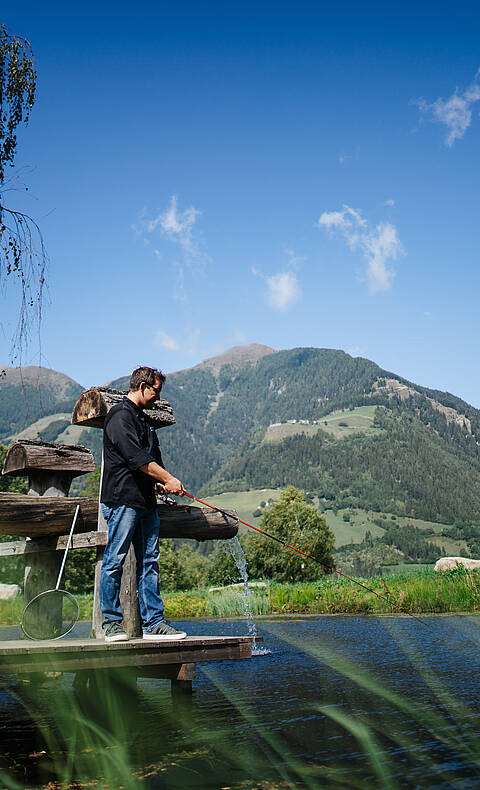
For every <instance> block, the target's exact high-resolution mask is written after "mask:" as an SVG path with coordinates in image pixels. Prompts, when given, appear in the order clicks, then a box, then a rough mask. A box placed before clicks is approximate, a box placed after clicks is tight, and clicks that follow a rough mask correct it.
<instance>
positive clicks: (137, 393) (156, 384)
mask: <svg viewBox="0 0 480 790" xmlns="http://www.w3.org/2000/svg"><path fill="white" fill-rule="evenodd" d="M165 378H166V376H165V374H164V373H162V371H161V370H156V369H155V368H147V367H141V368H136V370H134V371H133V373H132V375H131V376H130V391H129V393H128V395H129V398H130V399H131V400H133V401H134V403H136V405H137V406H140V408H142V409H148V408H149V407H150V406H153V404H154V403H155V401H156V400H157V398H158V396H159V395H160V391H161V389H162V385H163V382H164V381H165Z"/></svg>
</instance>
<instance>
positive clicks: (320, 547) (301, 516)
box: [246, 486, 335, 582]
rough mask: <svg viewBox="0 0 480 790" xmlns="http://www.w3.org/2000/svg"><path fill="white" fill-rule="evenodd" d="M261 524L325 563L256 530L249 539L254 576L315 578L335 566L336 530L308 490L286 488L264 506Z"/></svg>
mask: <svg viewBox="0 0 480 790" xmlns="http://www.w3.org/2000/svg"><path fill="white" fill-rule="evenodd" d="M260 528H261V529H264V530H265V531H266V532H270V533H271V534H272V535H274V536H275V537H277V538H280V540H282V541H285V542H286V543H289V544H290V545H292V546H295V547H296V548H299V549H301V550H302V551H305V552H306V553H307V554H311V555H312V556H313V557H316V558H317V559H318V560H320V562H321V563H323V565H319V564H318V563H316V562H314V561H313V560H310V559H308V557H302V555H301V554H298V553H297V552H295V551H292V549H287V548H284V547H283V546H281V544H280V543H277V542H276V541H273V540H269V539H268V538H266V537H264V536H263V535H260V534H257V533H255V534H250V535H249V536H248V538H247V540H246V555H247V560H248V566H249V575H250V576H251V577H253V578H257V579H259V578H267V579H273V580H274V581H277V582H300V581H313V580H315V579H318V578H320V577H321V576H323V575H324V574H325V573H328V568H331V567H333V559H332V550H333V546H334V543H335V537H334V534H333V532H332V531H331V529H330V527H329V526H328V524H327V522H326V520H325V518H324V517H323V516H322V515H321V514H320V513H319V512H318V510H317V509H316V507H315V506H314V505H310V504H308V503H307V501H306V497H305V493H304V492H303V491H299V490H298V489H297V488H295V487H294V486H288V487H287V488H285V489H284V491H282V493H281V495H280V499H279V500H278V501H277V502H275V503H273V504H272V505H270V507H269V508H268V510H264V512H263V515H262V519H261V522H260Z"/></svg>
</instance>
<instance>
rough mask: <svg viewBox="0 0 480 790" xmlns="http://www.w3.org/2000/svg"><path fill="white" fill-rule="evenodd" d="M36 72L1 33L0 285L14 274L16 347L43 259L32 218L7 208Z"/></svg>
mask: <svg viewBox="0 0 480 790" xmlns="http://www.w3.org/2000/svg"><path fill="white" fill-rule="evenodd" d="M35 89H36V73H35V67H34V61H33V51H32V48H31V46H30V43H29V42H28V41H27V40H26V39H25V38H21V37H20V36H15V35H10V34H9V33H8V32H7V30H6V28H5V26H4V25H2V27H1V29H0V280H1V279H2V278H3V277H5V276H7V275H16V277H17V279H18V282H19V285H20V293H21V304H20V316H19V328H18V333H17V338H16V345H17V347H18V346H20V347H21V344H22V343H23V342H24V341H25V340H26V333H27V330H28V326H29V323H30V321H31V320H32V317H33V316H36V318H37V319H38V320H40V316H41V305H42V293H43V285H44V281H45V265H46V255H45V250H44V246H43V239H42V236H41V233H40V230H39V228H38V225H37V224H36V222H34V220H32V218H31V217H29V216H28V215H27V214H24V213H22V212H20V211H16V210H14V209H11V208H9V207H8V206H6V205H5V202H4V197H5V193H6V191H7V188H8V189H13V188H14V187H13V186H12V181H14V180H15V179H6V173H5V170H6V167H7V166H10V167H11V166H13V164H14V161H15V153H16V148H17V135H16V130H17V127H18V126H19V125H20V124H21V123H27V122H28V119H29V116H30V111H31V109H32V107H33V104H34V101H35Z"/></svg>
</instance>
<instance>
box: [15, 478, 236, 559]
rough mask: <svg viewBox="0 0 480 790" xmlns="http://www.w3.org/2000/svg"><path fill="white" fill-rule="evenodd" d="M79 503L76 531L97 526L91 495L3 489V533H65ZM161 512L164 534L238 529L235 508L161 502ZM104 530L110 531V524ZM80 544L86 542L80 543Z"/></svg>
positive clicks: (212, 536) (209, 535)
mask: <svg viewBox="0 0 480 790" xmlns="http://www.w3.org/2000/svg"><path fill="white" fill-rule="evenodd" d="M77 505H80V514H79V518H78V522H77V527H76V528H75V529H76V532H88V531H92V530H94V529H95V528H96V527H97V523H98V502H97V500H96V499H93V498H91V497H59V496H57V497H33V496H29V495H28V494H10V493H0V534H3V535H19V536H28V537H32V538H33V537H36V538H37V537H38V538H39V537H44V536H49V535H63V534H65V533H67V532H68V530H69V528H70V524H71V523H72V518H73V515H74V513H75V508H76V506H77ZM158 513H159V516H160V530H159V536H160V537H161V538H192V539H194V540H198V541H204V540H218V539H228V538H233V537H235V535H236V534H237V532H238V516H237V514H236V512H235V511H234V510H231V511H228V513H229V515H228V516H226V515H224V514H223V513H219V512H218V511H214V510H210V509H209V508H201V507H192V506H191V505H176V506H173V505H165V504H159V505H158ZM102 531H106V525H105V526H104V527H103V528H102ZM94 545H102V544H100V543H97V544H94ZM78 548H86V546H81V545H80V544H79V545H78ZM18 553H20V546H19V549H18V551H17V554H18Z"/></svg>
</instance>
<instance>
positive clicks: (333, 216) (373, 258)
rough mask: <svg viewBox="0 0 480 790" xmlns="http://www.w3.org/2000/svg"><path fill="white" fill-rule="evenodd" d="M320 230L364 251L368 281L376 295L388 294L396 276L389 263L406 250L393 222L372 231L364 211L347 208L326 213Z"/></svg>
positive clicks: (383, 223)
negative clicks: (380, 293) (337, 234)
mask: <svg viewBox="0 0 480 790" xmlns="http://www.w3.org/2000/svg"><path fill="white" fill-rule="evenodd" d="M317 227H319V228H321V229H324V230H326V231H328V232H330V233H334V232H336V233H339V234H340V235H341V236H343V238H344V239H345V241H346V243H347V244H348V246H349V248H350V249H351V250H352V251H354V250H357V249H358V250H360V251H361V252H362V254H363V256H364V258H365V259H366V261H367V271H366V279H367V282H368V286H369V288H370V291H371V292H372V293H377V292H379V291H388V290H389V289H390V288H391V285H392V280H393V278H394V276H395V274H394V272H393V271H392V269H391V268H389V266H388V263H389V261H391V260H396V259H397V258H399V257H400V255H405V251H404V249H403V246H402V244H401V242H400V239H399V237H398V233H397V229H396V228H395V227H394V225H392V223H391V222H381V223H380V224H379V225H376V227H374V228H371V227H370V226H369V224H368V222H367V220H366V219H364V218H363V217H362V214H361V211H360V210H358V209H353V208H351V207H350V206H344V207H343V211H324V212H323V214H322V215H321V216H320V219H319V220H318V222H317Z"/></svg>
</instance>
